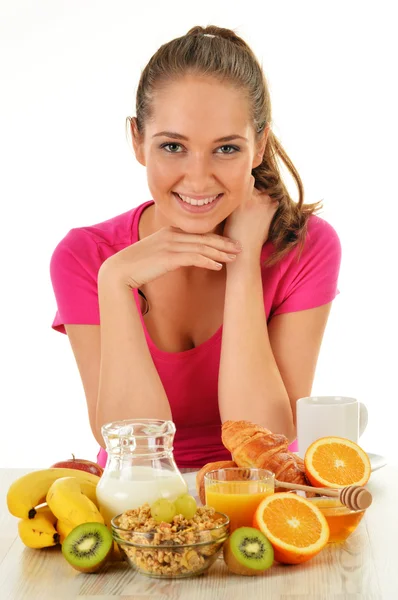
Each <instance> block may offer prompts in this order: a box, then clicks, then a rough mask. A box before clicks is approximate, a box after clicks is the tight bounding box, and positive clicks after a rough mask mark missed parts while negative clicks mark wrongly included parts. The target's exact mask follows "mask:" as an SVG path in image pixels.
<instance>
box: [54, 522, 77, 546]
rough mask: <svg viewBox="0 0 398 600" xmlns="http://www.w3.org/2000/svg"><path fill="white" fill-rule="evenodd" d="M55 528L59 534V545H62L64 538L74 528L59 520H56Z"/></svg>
mask: <svg viewBox="0 0 398 600" xmlns="http://www.w3.org/2000/svg"><path fill="white" fill-rule="evenodd" d="M56 528H57V531H58V533H59V543H60V544H63V543H64V540H65V538H66V536H67V535H69V534H70V532H71V531H72V530H73V529H74V527H72V526H71V525H68V524H67V523H65V522H64V521H61V520H60V519H58V521H57V526H56Z"/></svg>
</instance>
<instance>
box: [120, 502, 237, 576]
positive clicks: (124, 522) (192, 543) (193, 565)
mask: <svg viewBox="0 0 398 600" xmlns="http://www.w3.org/2000/svg"><path fill="white" fill-rule="evenodd" d="M224 524H225V520H224V518H223V517H221V516H219V514H218V513H216V512H215V510H214V508H211V507H209V506H203V507H199V508H198V509H197V511H196V514H195V515H194V516H193V517H192V518H191V519H186V518H185V517H183V515H176V516H175V517H174V519H173V520H172V522H171V523H164V522H162V523H158V522H157V521H155V519H154V518H153V517H152V516H151V509H150V506H149V504H143V505H142V506H140V507H139V508H136V509H133V510H127V511H126V512H124V513H123V514H122V515H121V516H120V517H119V518H118V522H117V527H118V528H117V529H115V530H114V535H116V540H117V542H118V543H119V546H120V548H121V550H122V551H123V552H124V554H125V556H126V558H127V560H128V562H130V563H131V564H132V565H133V566H135V567H137V568H138V569H139V570H140V571H142V572H145V573H147V574H148V575H152V576H153V577H162V576H163V577H184V576H189V575H194V574H198V573H200V572H202V571H203V570H205V569H206V568H207V567H208V566H210V565H211V564H212V563H213V562H214V560H215V559H216V558H217V553H218V551H219V550H220V549H221V547H222V545H223V543H224V541H225V540H226V538H227V537H228V531H227V529H226V528H225V527H224Z"/></svg>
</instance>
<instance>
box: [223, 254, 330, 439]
mask: <svg viewBox="0 0 398 600" xmlns="http://www.w3.org/2000/svg"><path fill="white" fill-rule="evenodd" d="M329 311H330V304H327V305H325V306H321V307H319V308H314V309H310V310H305V311H300V312H297V313H289V314H282V315H278V316H276V317H274V319H272V320H271V322H270V323H269V326H267V319H266V315H265V310H264V299H263V288H262V280H261V267H260V261H259V256H258V252H253V253H251V254H250V252H249V253H248V252H243V253H242V255H241V256H240V257H239V259H238V260H237V261H236V262H235V263H233V264H229V265H227V285H226V294H225V307H224V325H223V337H222V348H221V360H220V373H219V407H220V414H221V420H222V421H223V422H224V421H227V420H239V419H247V420H249V421H252V422H254V423H258V424H260V425H263V426H264V427H267V428H268V429H270V430H271V431H274V432H275V433H283V434H285V435H286V436H287V437H288V439H289V441H291V440H293V439H294V438H295V437H296V433H295V404H296V401H297V399H298V398H300V397H302V396H307V395H309V394H310V392H311V387H312V382H313V378H314V373H315V366H316V361H317V358H318V354H319V349H320V345H321V341H322V337H323V332H324V329H325V326H326V322H327V318H328V315H329Z"/></svg>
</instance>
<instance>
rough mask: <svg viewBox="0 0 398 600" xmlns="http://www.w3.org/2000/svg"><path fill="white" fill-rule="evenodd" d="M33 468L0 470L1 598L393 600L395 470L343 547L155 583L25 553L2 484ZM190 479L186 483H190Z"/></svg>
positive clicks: (397, 574)
mask: <svg viewBox="0 0 398 600" xmlns="http://www.w3.org/2000/svg"><path fill="white" fill-rule="evenodd" d="M31 470H32V469H26V470H23V469H0V498H1V500H0V501H1V506H0V523H1V528H0V590H1V591H0V597H1V599H2V600H25V599H29V600H36V599H37V600H39V599H40V600H54V599H56V600H73V598H81V599H83V598H84V599H85V600H94V599H97V600H98V599H101V600H108V599H109V600H110V599H111V598H115V597H116V598H121V599H122V600H145V599H146V598H151V599H152V600H186V599H187V600H191V599H192V600H202V599H206V600H208V599H210V600H212V599H217V600H227V599H228V600H238V599H239V600H240V599H241V598H242V599H243V598H244V599H245V600H248V599H250V598H253V599H257V598H271V599H272V600H274V599H279V600H299V599H300V600H347V599H348V600H354V599H355V600H376V599H377V600H394V599H396V598H398V565H397V562H396V557H397V556H398V553H397V543H398V519H397V506H398V465H387V466H385V467H384V468H382V469H379V470H378V471H375V472H373V473H372V475H371V478H370V481H369V483H368V485H367V487H368V488H369V490H370V491H371V492H372V494H373V504H372V505H371V507H370V508H369V509H368V510H367V512H366V515H365V517H364V519H362V521H361V523H360V525H359V527H358V529H357V530H356V531H355V532H354V533H353V534H352V535H351V536H350V538H349V539H348V540H347V541H346V542H345V543H344V544H339V545H337V544H329V545H328V546H326V548H325V549H324V550H322V552H321V553H320V554H318V555H317V556H316V557H315V558H313V559H312V560H311V561H309V562H307V563H304V564H302V565H295V566H284V565H279V564H277V563H275V564H274V566H273V567H272V568H271V569H270V570H269V571H267V572H266V574H265V575H263V576H260V577H242V576H237V575H233V574H231V573H229V572H228V571H227V568H226V566H225V564H224V561H223V560H217V561H216V563H215V564H214V565H213V566H212V567H211V568H210V569H209V571H208V572H207V573H205V574H204V575H200V576H198V577H194V578H188V579H184V580H170V579H169V580H159V579H152V578H149V577H146V576H144V575H140V574H138V573H137V572H135V571H134V570H133V569H131V568H129V567H128V566H127V564H126V563H124V562H114V563H108V564H107V565H106V566H105V567H104V568H103V570H102V571H101V572H100V573H97V574H89V575H88V574H83V573H79V572H77V571H75V570H74V569H73V568H72V567H71V566H70V565H68V563H67V562H66V561H65V559H64V558H63V556H62V553H61V552H60V550H59V547H54V548H48V549H47V548H46V549H41V550H32V549H30V548H26V547H25V546H24V545H23V544H22V542H21V540H20V539H19V537H18V534H17V519H16V518H15V517H13V516H11V515H10V514H9V513H8V511H7V507H6V494H7V490H8V487H9V485H10V484H11V483H12V482H13V481H14V480H15V479H17V478H18V477H20V476H21V475H23V474H24V473H26V472H28V471H31ZM191 481H192V478H191Z"/></svg>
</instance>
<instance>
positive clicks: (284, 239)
mask: <svg viewBox="0 0 398 600" xmlns="http://www.w3.org/2000/svg"><path fill="white" fill-rule="evenodd" d="M187 74H195V75H196V74H200V75H209V76H211V77H215V78H216V79H218V80H219V81H221V82H226V83H228V84H232V85H234V86H236V87H237V88H238V89H239V90H243V91H244V92H246V94H247V97H248V99H249V103H250V106H251V118H252V121H253V126H254V130H255V131H256V132H257V134H258V136H261V133H262V132H263V131H264V128H265V127H266V126H267V125H268V124H270V123H271V101H270V95H269V91H268V86H267V82H266V79H265V75H264V73H263V70H262V68H261V66H260V64H259V62H258V60H257V58H256V57H255V55H254V53H253V51H252V50H251V49H250V47H249V46H248V45H247V44H246V42H245V41H244V40H243V39H242V38H240V37H239V36H237V35H236V34H235V32H234V31H232V30H230V29H224V28H221V27H217V26H215V25H209V26H207V27H205V28H203V27H199V26H198V27H193V28H192V29H190V30H189V31H188V33H187V34H186V35H184V36H182V37H179V38H176V39H174V40H171V41H170V42H168V43H166V44H163V45H162V46H161V47H160V48H159V49H158V50H157V52H156V53H155V54H154V55H153V56H152V58H151V59H150V60H149V62H148V64H147V66H146V67H145V69H144V70H143V72H142V74H141V78H140V81H139V84H138V88H137V97H136V113H137V117H136V124H137V129H138V132H139V133H143V132H144V126H145V123H146V122H147V121H148V120H150V118H151V116H152V112H151V108H152V107H151V100H152V98H153V94H154V92H155V91H156V90H159V89H160V88H161V87H162V86H164V85H167V84H168V83H169V82H170V80H177V79H180V78H181V77H184V75H187ZM127 120H128V121H129V122H130V125H131V121H130V118H128V119H127ZM277 158H280V159H281V160H282V162H283V163H284V164H285V165H286V167H287V169H288V170H289V171H290V173H291V175H292V176H293V179H294V180H295V182H296V185H297V187H298V191H299V199H298V202H297V203H296V202H294V201H293V200H292V198H291V197H290V195H289V192H288V191H287V188H286V186H285V184H284V182H283V180H282V177H281V173H280V170H279V167H278V163H277ZM252 175H253V176H254V178H255V187H256V188H257V189H259V190H266V192H267V194H269V196H271V198H272V199H274V200H276V201H277V202H278V209H277V211H276V213H275V215H274V217H273V219H272V222H271V226H270V231H269V239H270V240H271V242H272V243H273V244H274V247H275V251H274V252H273V254H272V255H271V256H270V257H269V258H268V260H267V261H265V264H266V265H271V264H274V263H276V262H277V261H279V260H280V259H281V258H282V257H283V256H285V254H287V253H288V252H289V251H290V250H291V249H292V248H293V247H295V246H298V248H299V253H298V258H299V257H300V255H301V252H302V249H303V246H304V241H305V236H306V231H307V221H308V217H309V216H310V215H311V214H313V213H315V212H316V211H318V210H320V209H321V208H322V205H321V203H319V202H317V203H315V204H304V189H303V184H302V181H301V178H300V176H299V174H298V172H297V170H296V168H295V167H294V165H293V163H292V161H291V160H290V158H289V157H288V155H287V154H286V152H285V151H284V149H283V147H282V144H281V143H280V142H279V140H278V139H277V137H276V136H275V134H274V133H273V132H272V131H271V130H270V131H269V134H268V139H267V143H266V147H265V152H264V157H263V161H262V163H261V164H260V165H259V166H258V167H256V168H255V169H253V170H252Z"/></svg>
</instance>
